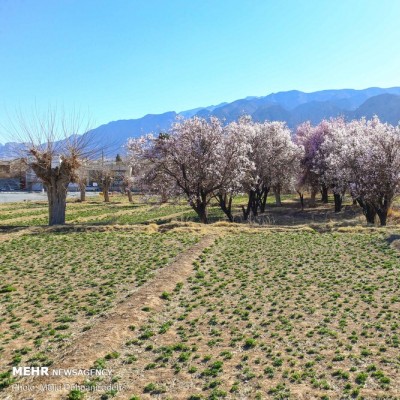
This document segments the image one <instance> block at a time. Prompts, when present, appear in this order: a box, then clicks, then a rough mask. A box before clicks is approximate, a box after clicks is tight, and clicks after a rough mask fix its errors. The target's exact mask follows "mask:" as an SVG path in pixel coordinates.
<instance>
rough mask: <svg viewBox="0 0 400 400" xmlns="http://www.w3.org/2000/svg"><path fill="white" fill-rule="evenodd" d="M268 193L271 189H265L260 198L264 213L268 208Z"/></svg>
mask: <svg viewBox="0 0 400 400" xmlns="http://www.w3.org/2000/svg"><path fill="white" fill-rule="evenodd" d="M268 193H269V189H267V188H264V189H263V190H262V191H261V196H260V198H261V199H260V212H261V213H264V212H265V209H266V207H267V200H268Z"/></svg>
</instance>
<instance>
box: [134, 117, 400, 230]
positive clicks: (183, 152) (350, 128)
mask: <svg viewBox="0 0 400 400" xmlns="http://www.w3.org/2000/svg"><path fill="white" fill-rule="evenodd" d="M127 149H128V152H129V154H130V160H131V164H132V168H133V172H134V174H135V177H136V184H137V185H139V186H140V187H141V189H142V190H143V191H145V192H150V193H157V194H161V195H162V197H164V198H168V197H171V196H177V195H184V196H186V198H187V200H188V202H189V204H190V205H191V207H192V208H193V209H194V210H195V211H196V213H197V214H198V216H199V218H200V220H201V221H202V222H203V223H207V222H208V217H207V206H208V205H209V203H210V201H211V200H212V199H215V200H216V201H217V202H218V204H219V205H220V207H221V209H222V210H223V212H224V213H225V214H226V216H227V217H228V219H229V220H230V221H233V215H232V199H233V197H234V196H235V195H236V194H238V193H247V196H248V201H247V205H246V206H244V207H243V209H242V211H243V218H244V219H245V220H246V219H248V218H249V216H250V215H254V216H256V215H257V214H259V213H262V212H264V211H265V207H266V203H267V198H268V195H269V194H270V193H271V192H273V193H274V194H275V197H276V204H277V205H278V206H279V205H281V200H280V196H281V192H282V190H288V189H290V190H297V192H298V193H299V195H300V198H301V200H303V195H304V192H306V191H307V192H308V191H309V192H310V193H311V205H314V203H315V198H316V195H317V193H318V192H319V191H321V193H322V199H323V201H325V202H327V201H328V190H331V191H332V192H333V195H334V199H335V211H337V212H339V211H340V210H341V209H342V202H343V196H344V194H345V193H346V192H348V193H349V194H350V195H351V196H352V198H353V201H354V202H355V203H357V204H359V205H360V206H361V207H362V209H363V212H364V214H365V216H366V218H367V221H368V222H369V223H373V222H374V221H375V218H376V215H378V217H379V220H380V223H381V225H386V221H387V215H388V211H389V209H390V207H391V205H392V203H393V199H394V197H395V196H396V195H397V194H398V192H399V189H400V172H399V171H400V128H399V127H393V126H392V125H389V124H383V123H381V122H380V121H379V119H378V118H373V119H372V120H369V121H367V120H365V119H360V120H355V121H351V122H345V121H344V120H343V119H341V118H337V119H331V120H329V121H326V120H324V121H322V122H321V123H320V124H318V125H317V126H312V125H311V124H310V123H304V124H302V125H300V126H299V127H298V128H297V130H296V132H295V133H294V135H292V133H291V131H290V130H289V129H288V127H287V126H286V125H285V123H283V122H269V121H266V122H263V123H258V122H254V121H252V120H251V118H249V117H242V118H240V119H239V120H238V121H236V122H232V123H230V124H228V125H224V124H223V123H222V122H221V121H220V120H218V119H217V118H215V117H211V118H210V119H209V120H206V119H202V118H198V117H193V118H191V119H185V120H179V121H177V122H176V123H175V124H174V125H173V126H172V128H171V129H170V131H168V132H166V133H160V134H159V135H157V136H155V135H152V134H149V135H146V136H143V137H141V138H139V139H130V140H129V141H128V143H127ZM302 204H303V203H302Z"/></svg>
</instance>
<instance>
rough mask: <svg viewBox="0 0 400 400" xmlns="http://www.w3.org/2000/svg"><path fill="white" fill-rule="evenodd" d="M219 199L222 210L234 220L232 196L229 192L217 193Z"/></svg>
mask: <svg viewBox="0 0 400 400" xmlns="http://www.w3.org/2000/svg"><path fill="white" fill-rule="evenodd" d="M216 198H217V201H218V204H219V206H220V207H221V210H222V211H223V212H224V214H225V215H226V216H227V217H228V219H229V221H230V222H233V215H232V196H231V195H229V196H228V195H227V194H217V195H216Z"/></svg>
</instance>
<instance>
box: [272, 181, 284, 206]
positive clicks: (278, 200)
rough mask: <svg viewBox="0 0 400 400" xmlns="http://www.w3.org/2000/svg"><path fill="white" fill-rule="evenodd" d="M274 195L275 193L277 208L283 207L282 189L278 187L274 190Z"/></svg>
mask: <svg viewBox="0 0 400 400" xmlns="http://www.w3.org/2000/svg"><path fill="white" fill-rule="evenodd" d="M274 193H275V204H276V206H277V207H282V200H281V188H280V187H279V186H276V187H275V188H274Z"/></svg>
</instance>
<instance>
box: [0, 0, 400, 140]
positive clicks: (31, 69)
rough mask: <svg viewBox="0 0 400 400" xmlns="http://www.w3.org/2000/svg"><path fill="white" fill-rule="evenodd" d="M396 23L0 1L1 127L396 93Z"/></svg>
mask: <svg viewBox="0 0 400 400" xmlns="http://www.w3.org/2000/svg"><path fill="white" fill-rule="evenodd" d="M399 16H400V1H398V0H379V1H375V0H363V1H358V0H329V1H328V0H301V1H300V0H293V1H289V0H275V1H271V0H247V1H246V0H242V1H237V0H229V1H224V0H213V1H208V0H130V1H128V0H124V1H122V0H108V1H105V0H0V123H3V124H7V119H8V117H7V113H8V114H13V113H14V112H15V110H16V109H21V110H26V109H31V108H32V105H33V104H34V103H35V102H36V103H37V105H38V107H44V108H46V107H47V106H48V105H49V104H50V105H52V104H58V105H63V106H64V108H66V109H68V108H70V107H75V108H80V109H82V110H89V113H90V115H91V116H92V118H93V119H94V121H95V125H96V126H97V125H100V124H102V123H107V122H109V121H111V120H117V119H129V118H138V117H141V116H143V115H145V114H148V113H162V112H165V111H170V110H175V111H181V110H185V109H190V108H195V107H198V106H206V105H211V104H217V103H220V102H222V101H232V100H236V99H238V98H243V97H246V96H250V95H255V96H261V95H267V94H269V93H271V92H278V91H284V90H291V89H298V90H303V91H315V90H321V89H339V88H356V89H362V88H366V87H370V86H380V87H390V86H400V74H399V71H400V52H399V50H400V25H399V20H398V18H399ZM0 141H1V137H0Z"/></svg>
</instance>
